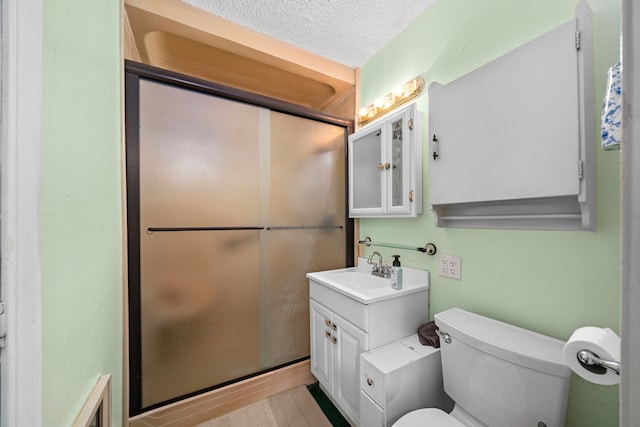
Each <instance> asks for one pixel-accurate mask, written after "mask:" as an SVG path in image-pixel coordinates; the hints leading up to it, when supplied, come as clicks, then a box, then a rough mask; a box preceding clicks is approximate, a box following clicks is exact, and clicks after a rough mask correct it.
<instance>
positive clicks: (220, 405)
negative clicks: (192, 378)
mask: <svg viewBox="0 0 640 427" xmlns="http://www.w3.org/2000/svg"><path fill="white" fill-rule="evenodd" d="M315 381H316V379H315V377H314V376H313V375H312V374H311V370H310V363H309V361H308V360H305V361H303V362H299V363H296V364H293V365H289V366H287V367H285V368H282V369H278V370H276V371H271V372H268V373H266V374H263V375H260V376H256V377H253V378H249V379H247V380H244V381H241V382H237V383H235V384H231V385H229V386H227V387H223V388H219V389H217V390H213V391H210V392H208V393H204V394H201V395H198V396H195V397H191V398H189V399H184V400H181V401H180V402H176V403H173V404H170V405H167V406H163V407H162V408H158V409H154V410H152V411H149V412H145V413H143V414H140V415H138V416H135V417H133V418H131V419H130V420H129V426H130V427H161V426H169V425H171V426H172V427H189V426H194V425H196V424H198V423H201V422H204V421H207V420H210V419H212V418H216V417H219V416H221V415H224V414H227V413H229V412H232V411H235V410H236V409H240V408H242V407H244V406H247V405H250V404H252V403H256V402H259V401H261V400H263V399H266V398H268V397H270V396H273V395H275V394H278V393H281V392H283V391H286V390H290V389H292V388H295V387H298V386H301V385H307V384H311V383H314V382H315Z"/></svg>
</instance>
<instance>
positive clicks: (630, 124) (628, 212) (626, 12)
mask: <svg viewBox="0 0 640 427" xmlns="http://www.w3.org/2000/svg"><path fill="white" fill-rule="evenodd" d="M639 41H640V5H639V4H638V2H637V1H634V0H623V2H622V63H623V64H624V71H623V73H622V90H623V94H622V97H623V100H624V105H623V106H622V110H623V118H622V153H621V159H622V171H621V172H622V181H621V182H622V208H621V212H622V219H621V224H620V225H621V255H622V267H621V273H622V274H621V279H622V280H621V281H622V283H621V290H620V294H621V311H622V313H621V314H622V316H621V335H622V351H621V358H622V360H621V362H622V373H621V375H620V377H621V381H620V426H622V427H631V426H635V425H637V424H638V420H639V419H640V405H638V402H639V401H640V279H639V278H640V261H639V260H640V172H639V171H640V146H638V145H637V143H638V142H640V118H638V114H637V113H636V114H635V115H634V114H633V112H634V111H639V109H640V80H639V79H638V76H639V74H638V73H640V42H639ZM611 290H612V291H613V288H612V289H611Z"/></svg>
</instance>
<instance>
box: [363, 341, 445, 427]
mask: <svg viewBox="0 0 640 427" xmlns="http://www.w3.org/2000/svg"><path fill="white" fill-rule="evenodd" d="M419 408H440V409H442V410H444V411H447V412H450V411H451V409H453V401H452V400H451V399H450V398H449V396H447V395H446V394H445V392H444V388H443V385H442V365H441V361H440V349H437V348H434V347H428V346H423V345H422V344H420V341H419V340H418V335H417V334H414V335H412V336H410V337H408V338H405V339H402V340H400V341H398V342H395V343H393V344H389V345H386V346H384V347H381V348H378V349H376V350H373V351H370V352H368V353H365V354H362V356H361V363H360V425H362V426H366V427H387V426H390V425H392V424H393V423H395V422H396V421H397V420H398V419H399V418H400V417H401V416H403V415H404V414H406V413H408V412H410V411H413V410H415V409H419Z"/></svg>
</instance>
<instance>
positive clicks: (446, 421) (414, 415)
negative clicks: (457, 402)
mask: <svg viewBox="0 0 640 427" xmlns="http://www.w3.org/2000/svg"><path fill="white" fill-rule="evenodd" d="M425 426H433V427H466V426H465V425H464V424H462V423H460V421H458V420H456V419H455V418H453V417H452V416H451V415H449V414H447V413H446V412H444V411H443V410H441V409H438V408H425V409H418V410H415V411H412V412H409V413H408V414H406V415H403V416H402V417H400V419H399V420H398V421H396V422H395V423H394V424H393V426H392V427H425Z"/></svg>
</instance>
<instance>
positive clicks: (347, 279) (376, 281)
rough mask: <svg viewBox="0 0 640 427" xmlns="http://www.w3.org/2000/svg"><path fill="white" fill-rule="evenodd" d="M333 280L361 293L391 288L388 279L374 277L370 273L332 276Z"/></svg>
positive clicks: (350, 272) (352, 272)
mask: <svg viewBox="0 0 640 427" xmlns="http://www.w3.org/2000/svg"><path fill="white" fill-rule="evenodd" d="M334 279H335V280H336V281H337V282H340V283H341V284H342V285H343V286H345V287H346V288H349V289H353V290H356V291H361V292H362V291H365V292H366V291H367V290H373V289H381V288H382V289H384V288H388V287H389V286H391V282H390V279H383V278H382V277H378V276H374V275H373V274H371V273H364V272H360V271H347V272H344V273H339V274H336V275H335V276H334Z"/></svg>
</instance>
